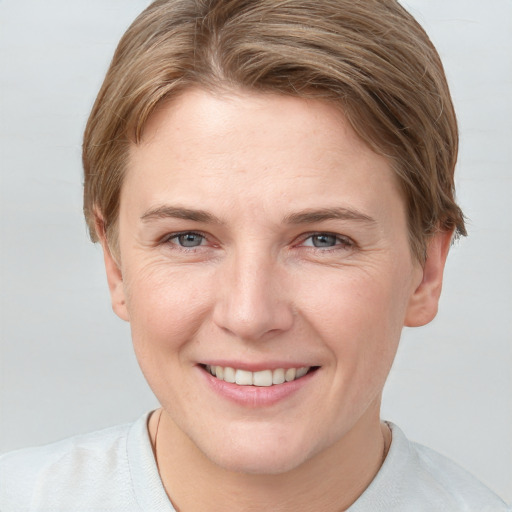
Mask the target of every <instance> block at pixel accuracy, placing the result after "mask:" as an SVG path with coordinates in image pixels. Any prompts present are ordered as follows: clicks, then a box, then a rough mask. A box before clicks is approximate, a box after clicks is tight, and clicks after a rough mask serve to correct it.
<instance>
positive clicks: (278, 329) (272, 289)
mask: <svg viewBox="0 0 512 512" xmlns="http://www.w3.org/2000/svg"><path fill="white" fill-rule="evenodd" d="M285 280H286V275H285V272H284V270H283V269H282V268H280V266H279V264H278V263H277V262H276V261H275V260H273V259H272V257H271V256H270V255H268V254H263V255H262V254H255V253H252V254H248V253H245V254H238V255H234V256H233V257H232V258H228V259H227V260H226V261H225V262H224V268H223V272H221V274H220V276H219V280H218V281H217V286H218V289H217V292H216V297H217V301H216V304H215V308H214V313H213V320H214V322H215V324H216V325H217V326H218V327H220V328H221V329H222V330H224V331H226V332H228V333H230V334H231V335H232V336H236V337H237V338H239V339H243V340H247V341H256V340H264V339H269V338H272V337H274V336H275V335H278V334H279V333H282V332H285V331H287V330H289V329H290V328H291V327H292V325H293V322H294V316H295V315H294V310H293V306H292V303H291V301H290V300H289V299H288V298H287V297H288V296H289V293H288V291H287V290H288V289H287V287H286V283H285V282H284V281H285Z"/></svg>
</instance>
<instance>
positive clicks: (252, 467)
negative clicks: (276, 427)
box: [198, 431, 311, 475]
mask: <svg viewBox="0 0 512 512" xmlns="http://www.w3.org/2000/svg"><path fill="white" fill-rule="evenodd" d="M208 444H209V446H203V447H201V446H198V447H199V449H200V450H201V451H202V452H203V454H204V455H206V457H207V458H208V459H210V460H211V461H212V462H213V463H214V464H216V465H217V466H219V467H221V468H223V469H225V470H226V471H232V472H236V473H246V474H253V475H278V474H282V473H287V472H289V471H292V470H294V469H296V468H297V467H299V466H300V465H301V464H303V463H304V462H305V461H306V460H307V459H308V458H309V453H310V451H311V450H307V448H306V445H305V443H304V442H301V441H300V440H297V439H295V440H294V439H291V438H290V436H288V437H287V438H283V436H282V435H279V433H277V432H275V431H274V432H272V431H271V432H269V433H261V432H258V433H254V434H253V435H251V436H243V437H241V436H229V437H228V439H224V440H223V441H222V442H219V443H215V440H214V439H210V443H208ZM219 447H222V448H221V449H219Z"/></svg>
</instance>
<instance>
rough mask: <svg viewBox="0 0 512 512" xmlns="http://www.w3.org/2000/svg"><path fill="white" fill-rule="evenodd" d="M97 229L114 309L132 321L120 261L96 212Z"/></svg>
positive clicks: (118, 314)
mask: <svg viewBox="0 0 512 512" xmlns="http://www.w3.org/2000/svg"><path fill="white" fill-rule="evenodd" d="M95 227H96V233H97V235H98V238H99V240H100V243H101V247H102V249H103V260H104V262H105V270H106V272H107V281H108V287H109V290H110V300H111V302H112V309H113V310H114V313H115V314H116V315H117V316H118V317H119V318H121V319H122V320H125V321H126V322H129V321H130V316H129V315H128V310H127V308H126V298H125V291H124V282H123V274H122V270H121V266H120V264H119V263H118V260H117V259H116V258H115V257H114V255H113V254H112V251H111V249H110V246H109V244H108V242H107V236H106V232H105V222H104V221H103V217H102V216H101V214H99V212H95Z"/></svg>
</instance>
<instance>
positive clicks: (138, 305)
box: [125, 263, 210, 352]
mask: <svg viewBox="0 0 512 512" xmlns="http://www.w3.org/2000/svg"><path fill="white" fill-rule="evenodd" d="M207 280H208V279H207V276H206V275H205V272H197V271H194V272H189V271H187V269H186V268H180V269H174V270H173V269H170V268H169V266H168V265H165V264H160V263H147V264H145V265H140V266H139V267H138V268H134V271H132V272H131V273H130V274H129V275H127V276H126V278H125V294H126V303H127V308H128V312H129V314H130V324H131V329H132V338H133V342H134V345H135V348H136V350H137V351H138V352H149V351H175V350H177V349H178V348H179V347H180V346H181V345H183V344H185V343H186V342H187V341H188V340H189V339H190V338H191V336H192V335H193V333H194V332H196V331H197V330H198V329H199V328H200V326H201V324H202V321H203V319H204V317H205V315H206V314H207V311H208V305H209V303H210V297H209V296H208V293H207V291H208V287H207V286H205V285H204V283H205V282H206V281H207Z"/></svg>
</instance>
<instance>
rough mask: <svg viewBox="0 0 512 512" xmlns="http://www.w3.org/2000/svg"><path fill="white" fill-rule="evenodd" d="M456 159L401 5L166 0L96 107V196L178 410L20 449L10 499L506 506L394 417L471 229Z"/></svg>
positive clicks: (111, 251) (119, 300)
mask: <svg viewBox="0 0 512 512" xmlns="http://www.w3.org/2000/svg"><path fill="white" fill-rule="evenodd" d="M456 155H457V127H456V121H455V115H454V112H453V108H452V105H451V100H450V95H449V91H448V87H447V84H446V80H445V77H444V73H443V70H442V66H441V63H440V61H439V58H438V56H437V53H436V52H435V49H434V48H433V46H432V45H431V43H430V41H429V40H428V38H427V36H426V35H425V33H424V32H423V30H422V29H421V28H420V27H419V25H418V24H417V23H416V22H415V21H414V19H412V18H411V16H410V15H409V14H408V13H407V12H406V11H404V10H403V8H401V7H400V6H399V5H398V4H397V3H396V2H393V1H369V2H364V3H363V2H360V3H354V2H349V1H346V2H330V1H327V0H326V1H315V2H309V1H308V2H300V1H292V2H275V1H270V0H266V1H265V0H261V1H251V2H241V1H216V2H215V1H210V2H198V1H195V2H194V1H190V0H183V1H157V2H154V3H153V4H151V5H150V6H149V7H148V9H147V10H146V11H145V12H144V13H142V14H141V16H140V17H139V18H138V19H137V20H136V21H135V22H134V24H133V25H132V27H131V28H130V29H129V30H128V31H127V33H126V34H125V36H124V37H123V39H122V40H121V42H120V45H119V47H118V50H117V52H116V55H115V56H114V60H113V62H112V65H111V67H110V70H109V72H108V73H107V77H106V79H105V82H104V84H103V87H102V89H101V91H100V93H99V95H98V98H97V101H96V104H95V106H94V108H93V111H92V113H91V117H90V119H89V123H88V126H87V129H86V133H85V138H84V152H83V158H84V169H85V207H84V211H85V215H86V219H87V222H88V225H89V229H90V232H91V236H92V238H93V240H95V241H99V242H100V243H101V245H102V247H103V251H104V257H105V265H106V270H107V277H108V282H109V287H110V291H111V298H112V305H113V308H114V311H115V312H116V313H117V315H118V316H120V317H121V318H122V319H124V320H126V321H128V322H130V326H131V330H132V337H133V342H134V347H135V351H136V354H137V358H138V360H139V364H140V366H141V368H142V370H143V373H144V375H145V377H146V379H147V381H148V383H149V385H150V386H151V388H152V390H153V392H154V393H155V395H156V397H157V398H158V400H159V402H160V404H161V406H162V407H161V409H159V410H158V411H156V412H154V413H152V414H151V415H148V416H145V417H143V418H141V419H140V420H139V421H138V422H137V423H135V424H134V425H132V426H129V427H126V426H124V427H119V428H114V429H110V430H108V431H103V432H100V433H95V434H92V435H90V436H85V437H79V438H73V439H71V440H68V441H64V442H62V443H60V444H58V445H52V446H48V447H45V448H41V449H37V450H30V451H24V452H20V453H18V454H12V455H7V456H5V457H4V458H3V459H2V463H1V464H2V466H1V471H2V473H1V474H2V479H3V480H4V481H5V484H3V490H2V491H1V492H2V493H3V494H0V496H1V498H0V505H2V510H4V509H5V510H25V509H27V510H33V509H35V510H138V509H140V510H173V507H174V509H175V510H178V511H189V510H237V511H238V510H315V511H316V510H322V511H324V510H325V511H331V510H332V511H335V510H348V509H350V510H354V511H358V510H475V511H476V510H486V509H487V510H506V506H505V504H504V503H503V502H501V500H499V498H498V497H496V496H495V495H493V494H492V493H491V492H490V491H489V490H487V489H486V488H485V487H484V486H483V485H482V484H480V483H478V482H477V481H476V480H475V479H474V478H473V477H471V476H470V475H468V474H467V473H465V472H464V471H463V470H461V469H460V468H458V467H457V466H456V465H455V464H453V463H451V462H450V461H448V460H446V459H444V458H443V457H442V456H440V455H438V454H436V453H435V452H433V451H431V450H428V449H426V448H424V447H420V446H418V445H414V444H412V443H409V442H408V441H407V440H406V438H405V436H404V434H403V433H402V432H401V431H400V429H399V428H398V427H397V426H395V425H392V424H389V423H386V422H382V421H381V420H380V401H381V394H382V389H383V386H384V383H385V380H386V377H387V375H388V372H389V369H390V367H391V364H392V361H393V357H394V355H395V352H396V349H397V346H398V342H399V338H400V333H401V330H402V327H403V326H404V325H407V326H420V325H424V324H426V323H428V322H430V321H431V320H432V319H433V318H434V316H435V314H436V312H437V304H438V300H439V295H440V291H441V284H442V276H443V269H444V263H445V260H446V256H447V253H448V249H449V246H450V242H451V240H452V238H453V236H457V235H464V234H465V227H464V219H463V215H462V213H461V211H460V209H459V207H458V206H457V204H456V203H455V201H454V184H453V171H454V166H455V161H456ZM2 500H3V501H2ZM16 507H18V508H16Z"/></svg>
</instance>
